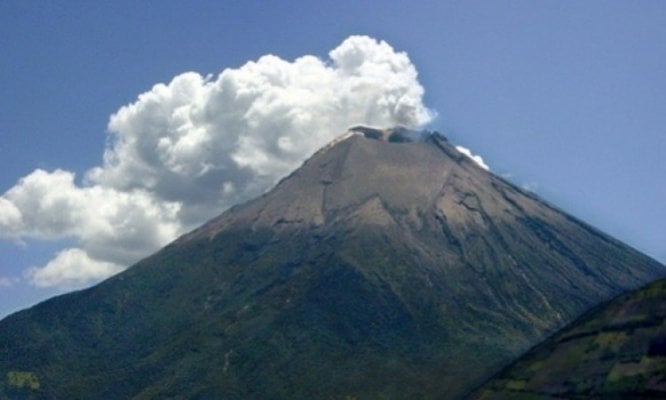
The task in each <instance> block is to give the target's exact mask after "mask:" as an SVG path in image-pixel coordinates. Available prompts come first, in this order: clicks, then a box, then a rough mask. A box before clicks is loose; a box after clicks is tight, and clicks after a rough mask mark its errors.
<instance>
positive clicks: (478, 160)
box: [456, 146, 490, 171]
mask: <svg viewBox="0 0 666 400" xmlns="http://www.w3.org/2000/svg"><path fill="white" fill-rule="evenodd" d="M456 150H458V151H459V152H461V153H463V154H464V155H465V156H466V157H468V158H469V159H471V160H472V161H474V162H475V163H476V164H477V165H478V166H479V167H481V168H483V169H485V170H486V171H489V170H490V167H489V166H488V164H486V163H485V162H484V161H483V158H481V156H480V155H477V154H472V151H471V150H470V149H468V148H466V147H463V146H456Z"/></svg>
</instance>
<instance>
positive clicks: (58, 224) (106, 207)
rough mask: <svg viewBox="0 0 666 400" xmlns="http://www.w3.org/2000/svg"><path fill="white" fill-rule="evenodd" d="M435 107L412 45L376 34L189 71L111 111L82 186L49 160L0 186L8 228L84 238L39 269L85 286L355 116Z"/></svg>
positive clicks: (291, 162) (12, 232)
mask: <svg viewBox="0 0 666 400" xmlns="http://www.w3.org/2000/svg"><path fill="white" fill-rule="evenodd" d="M432 115H433V112H432V111H431V110H429V109H428V108H426V107H425V105H424V104H423V87H422V86H421V85H420V84H419V82H418V77H417V72H416V69H415V67H414V66H413V65H412V63H411V61H410V60H409V58H408V56H407V54H406V53H403V52H397V51H395V50H394V49H393V48H391V46H390V45H388V44H387V43H385V42H381V41H377V40H375V39H372V38H369V37H365V36H352V37H350V38H348V39H346V40H345V41H344V42H343V43H342V44H341V45H340V46H338V47H337V48H336V49H334V50H332V51H331V52H330V53H329V59H327V60H322V59H319V58H317V57H314V56H303V57H300V58H298V59H296V60H294V61H286V60H283V59H281V58H279V57H277V56H273V55H267V56H263V57H261V58H259V59H258V60H256V61H251V62H248V63H246V64H245V65H243V66H241V67H240V68H233V69H232V68H229V69H225V70H224V71H222V72H221V73H220V74H219V75H217V76H202V75H200V74H198V73H195V72H187V73H183V74H181V75H178V76H176V77H174V78H173V79H172V80H171V82H169V83H166V84H163V83H160V84H157V85H155V86H154V87H153V88H152V89H151V90H149V91H148V92H145V93H143V94H141V95H139V96H138V98H137V100H136V101H135V102H133V103H131V104H128V105H126V106H124V107H121V108H120V109H119V110H118V111H117V112H116V113H114V114H113V115H112V116H111V118H110V121H109V126H108V130H109V134H110V137H109V141H108V145H107V148H106V150H105V152H104V158H103V163H102V165H100V166H98V167H95V168H93V169H91V170H90V171H88V172H87V173H86V174H85V176H84V179H83V183H82V184H77V182H76V180H75V176H74V174H72V173H70V172H67V171H61V170H55V171H51V172H47V171H42V170H36V171H34V172H33V173H31V174H30V175H28V176H26V177H24V178H22V179H21V180H20V181H19V182H18V183H17V185H16V186H14V187H13V188H11V189H10V190H8V191H7V192H6V193H5V194H4V195H3V196H2V197H0V236H2V237H5V238H18V239H20V238H23V237H31V238H41V239H59V238H63V237H69V238H74V239H76V240H77V241H78V247H77V248H76V249H67V250H65V251H63V252H61V253H59V254H58V255H57V256H56V257H55V258H54V259H53V260H52V261H51V262H50V263H48V264H47V265H46V266H44V267H41V268H36V269H33V270H32V271H31V272H30V274H29V278H30V280H31V281H32V282H33V283H35V284H37V285H41V286H51V285H66V286H68V287H69V286H72V285H76V284H85V283H87V282H90V281H93V280H97V279H100V278H102V277H104V276H108V275H109V274H111V273H114V272H116V271H117V270H119V269H120V268H122V267H123V266H127V265H130V264H132V263H133V262H135V261H137V260H138V259H139V258H141V257H143V256H145V255H147V254H149V253H151V252H153V251H154V250H156V249H157V248H159V247H161V246H163V245H164V244H166V243H167V242H169V241H170V240H172V239H174V238H175V237H176V236H177V235H178V234H181V233H183V232H184V231H186V230H188V229H191V228H192V227H194V226H196V225H197V224H200V223H202V222H203V221H205V220H206V219H208V218H210V217H212V216H214V215H216V214H218V213H220V212H221V211H223V210H224V209H226V208H228V207H229V206H231V205H233V204H236V203H238V202H241V201H244V200H247V199H248V198H251V197H254V196H256V195H258V194H260V193H262V192H264V191H265V190H267V189H268V188H270V187H271V186H272V185H273V184H274V183H275V182H276V181H277V180H278V179H280V178H281V177H283V176H285V175H286V174H287V173H289V172H290V171H292V170H293V169H295V168H296V167H298V165H300V163H302V162H303V161H304V160H305V159H306V158H307V157H308V156H310V155H311V154H312V153H313V152H314V151H316V150H317V149H318V148H320V147H321V146H323V145H324V144H326V143H327V142H329V141H331V140H332V139H334V138H335V137H336V136H337V135H339V134H340V133H342V132H344V131H345V130H346V129H347V128H348V127H350V126H354V125H358V124H365V125H372V126H380V127H384V126H394V125H404V126H408V127H418V126H421V125H424V124H426V123H428V122H429V121H430V119H431V118H432Z"/></svg>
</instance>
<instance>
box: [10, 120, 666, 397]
mask: <svg viewBox="0 0 666 400" xmlns="http://www.w3.org/2000/svg"><path fill="white" fill-rule="evenodd" d="M663 272H664V269H663V266H662V265H660V264H659V263H658V262H656V261H654V260H652V259H650V258H649V257H647V256H645V255H643V254H641V253H639V252H637V251H636V250H634V249H632V248H630V247H628V246H626V245H624V244H622V243H620V242H619V241H617V240H615V239H613V238H611V237H609V236H607V235H605V234H603V233H601V232H599V231H598V230H596V229H594V228H592V227H590V226H589V225H587V224H585V223H583V222H581V221H579V220H577V219H576V218H574V217H572V216H570V215H567V214H565V213H564V212H562V211H560V210H559V209H557V208H555V207H553V206H551V205H549V204H548V203H546V202H544V201H542V200H540V199H539V198H537V197H536V196H535V195H533V194H530V193H527V192H524V191H522V190H521V189H519V188H517V187H516V186H514V185H512V184H511V183H509V182H507V181H505V180H504V179H502V178H500V177H498V176H496V175H493V174H492V173H490V172H488V171H486V170H484V169H483V168H481V167H479V166H478V165H477V164H476V163H475V162H474V161H473V160H471V159H470V158H468V157H466V156H465V155H463V154H461V153H460V152H458V151H457V150H456V149H455V147H454V146H453V145H451V144H450V143H449V142H448V141H447V139H446V138H445V137H443V136H442V135H440V134H438V133H430V132H415V131H410V130H407V129H404V128H394V129H386V130H380V129H372V128H365V127H357V128H353V129H351V130H350V131H349V132H348V133H347V134H346V135H344V136H342V137H341V138H339V139H338V140H336V141H334V142H333V143H331V144H330V145H328V146H326V147H325V148H323V149H321V150H319V151H318V152H317V153H315V154H314V155H313V156H312V157H311V158H310V159H309V160H307V161H306V162H305V163H304V164H303V165H302V166H301V167H300V168H299V169H297V170H296V171H294V172H293V173H292V174H291V175H290V176H288V177H286V178H285V179H283V180H282V181H281V182H279V183H278V184H277V186H276V187H275V188H273V189H272V190H271V191H269V192H267V193H266V194H264V195H263V196H261V197H259V198H257V199H255V200H252V201H250V202H248V203H245V204H243V205H239V206H236V207H233V208H231V209H229V210H227V211H226V212H224V213H223V214H222V215H220V216H219V217H217V218H215V219H213V220H211V221H209V222H207V223H206V224H204V225H203V226H202V227H200V228H198V229H196V230H194V231H193V232H190V233H188V234H186V235H184V236H182V237H180V238H179V239H178V240H176V241H175V242H173V243H172V244H170V245H168V246H167V247H165V248H164V249H162V250H161V251H159V252H157V253H156V254H154V255H152V256H150V257H148V258H146V259H144V260H142V261H140V262H139V263H137V264H136V265H134V266H132V267H130V268H128V269H127V270H126V271H124V272H122V273H120V274H118V275H116V276H114V277H112V278H110V279H108V280H106V281H104V282H102V283H100V284H98V285H97V286H94V287H92V288H89V289H87V290H83V291H79V292H75V293H71V294H67V295H63V296H60V297H57V298H54V299H51V300H49V301H47V302H44V303H42V304H39V305H37V306H35V307H33V308H31V309H29V310H25V311H22V312H19V313H16V314H14V315H11V316H9V317H7V318H6V319H4V320H3V321H0V346H1V347H0V379H2V377H5V378H6V379H5V380H4V381H3V382H2V383H1V384H0V397H2V398H38V399H42V398H43V399H55V398H58V399H60V398H106V399H154V398H162V399H181V398H187V399H378V398H379V399H417V398H419V399H421V398H422V399H430V398H433V399H435V398H436V399H442V398H451V399H456V398H461V397H463V396H464V395H466V394H468V393H469V391H470V390H472V389H473V388H475V387H477V386H478V385H479V384H481V383H482V382H484V381H485V380H487V379H488V378H490V377H491V376H492V375H493V374H495V373H496V372H497V371H498V370H500V369H501V368H502V367H504V366H506V365H507V364H508V363H510V362H511V361H513V360H515V359H516V358H517V357H518V356H519V355H520V354H522V353H523V352H525V351H526V350H527V349H529V348H530V347H532V346H534V345H535V344H536V343H538V342H540V341H541V340H543V339H544V338H546V337H547V336H548V335H551V334H552V333H553V332H555V331H556V330H557V329H559V328H561V327H563V326H565V325H566V324H567V323H569V322H571V321H572V320H574V319H575V318H576V317H578V316H579V315H580V314H581V313H583V312H584V311H586V310H588V309H589V308H590V307H593V306H595V305H597V304H599V303H600V302H602V301H605V300H608V299H610V298H611V297H613V296H615V295H617V294H618V293H621V292H624V291H627V290H629V289H633V288H636V287H638V286H641V285H643V284H645V283H646V282H648V281H651V280H653V279H655V278H657V277H658V276H660V275H662V274H663Z"/></svg>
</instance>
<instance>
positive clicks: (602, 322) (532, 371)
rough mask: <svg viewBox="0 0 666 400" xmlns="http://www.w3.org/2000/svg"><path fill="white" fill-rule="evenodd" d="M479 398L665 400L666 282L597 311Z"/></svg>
mask: <svg viewBox="0 0 666 400" xmlns="http://www.w3.org/2000/svg"><path fill="white" fill-rule="evenodd" d="M475 397H476V398H479V399H521V398H524V399H544V400H545V399H581V398H589V399H656V398H661V399H663V398H666V280H660V281H658V282H655V283H652V284H650V285H648V286H646V287H644V288H642V289H640V290H637V291H635V292H632V293H629V294H626V295H623V296H620V297H618V298H616V299H614V300H613V301H611V302H610V303H608V304H605V305H603V306H601V307H597V308H595V310H593V311H591V312H590V313H587V314H586V315H585V316H583V317H581V318H580V319H579V320H577V321H576V322H574V323H573V324H571V326H569V327H567V328H566V329H563V330H562V331H561V332H558V333H557V334H556V335H554V336H553V337H552V338H550V339H548V340H547V341H545V342H544V343H543V344H540V345H539V346H537V347H536V348H534V349H533V350H531V351H530V352H529V353H528V354H526V355H525V356H524V357H521V359H520V360H519V361H517V362H516V363H515V364H513V365H512V366H511V367H510V368H508V369H507V370H505V371H503V372H502V373H501V374H499V375H498V376H497V377H496V378H495V379H493V380H492V381H491V382H489V383H488V384H487V385H484V387H483V388H482V389H480V390H479V391H478V393H477V396H475Z"/></svg>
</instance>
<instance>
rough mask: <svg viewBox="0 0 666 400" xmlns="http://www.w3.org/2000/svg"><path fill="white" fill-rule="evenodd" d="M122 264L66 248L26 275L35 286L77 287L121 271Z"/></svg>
mask: <svg viewBox="0 0 666 400" xmlns="http://www.w3.org/2000/svg"><path fill="white" fill-rule="evenodd" d="M122 269H123V268H122V267H121V266H120V265H117V264H113V263H109V262H104V261H97V260H94V259H91V258H90V257H89V256H88V254H87V253H86V252H85V251H83V250H80V249H66V250H63V251H61V252H59V253H58V254H57V255H56V257H55V258H54V259H53V260H51V261H49V263H48V264H46V266H44V267H42V268H35V269H30V270H28V271H27V273H26V276H27V278H28V279H29V281H30V282H31V283H33V284H34V285H35V286H40V287H48V286H60V287H64V288H75V287H79V286H81V285H84V284H86V283H88V282H90V281H93V280H99V279H102V278H106V277H108V276H109V275H112V274H115V273H117V272H120V271H121V270H122Z"/></svg>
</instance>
